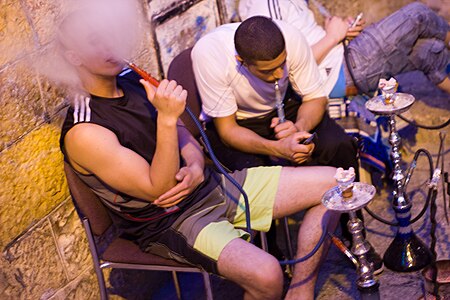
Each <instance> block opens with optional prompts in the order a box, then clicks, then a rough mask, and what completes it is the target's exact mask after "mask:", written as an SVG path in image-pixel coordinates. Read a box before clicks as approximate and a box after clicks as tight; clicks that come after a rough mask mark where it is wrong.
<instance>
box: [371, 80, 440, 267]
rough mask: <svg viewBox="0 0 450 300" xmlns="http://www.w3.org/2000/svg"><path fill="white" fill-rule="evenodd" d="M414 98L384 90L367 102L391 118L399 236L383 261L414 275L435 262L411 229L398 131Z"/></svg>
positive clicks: (372, 110)
mask: <svg viewBox="0 0 450 300" xmlns="http://www.w3.org/2000/svg"><path fill="white" fill-rule="evenodd" d="M414 101H415V99H414V97H413V96H412V95H410V94H406V93H396V92H395V90H392V87H389V89H384V88H383V89H382V95H379V96H376V97H373V98H371V99H369V100H368V101H367V102H366V108H367V109H368V110H369V111H370V112H372V113H374V114H377V115H384V116H388V117H389V143H390V144H391V146H392V149H391V159H392V162H393V165H394V170H393V176H392V179H393V180H394V184H395V186H394V190H393V192H392V194H393V201H392V208H393V209H394V212H395V217H396V219H397V221H398V230H397V234H396V236H395V238H394V240H393V241H392V243H391V244H390V245H389V247H388V248H387V250H386V252H385V253H384V257H383V261H384V264H385V266H386V267H387V268H389V269H391V270H393V271H398V272H411V271H416V270H420V269H422V268H424V267H425V266H427V265H429V264H430V263H431V261H432V253H431V251H430V250H429V249H428V248H427V246H426V245H425V244H424V243H423V242H422V241H421V240H420V239H419V238H418V237H417V236H416V235H415V234H414V232H413V230H412V227H411V222H410V220H411V206H412V203H411V201H410V200H409V198H408V197H407V195H406V194H405V192H404V177H405V176H404V175H403V172H402V170H401V167H400V161H401V154H400V151H399V147H400V142H401V138H400V135H399V134H398V132H397V130H396V127H395V116H396V115H398V114H401V113H402V112H405V111H407V110H408V109H409V108H410V107H411V106H412V105H413V103H414Z"/></svg>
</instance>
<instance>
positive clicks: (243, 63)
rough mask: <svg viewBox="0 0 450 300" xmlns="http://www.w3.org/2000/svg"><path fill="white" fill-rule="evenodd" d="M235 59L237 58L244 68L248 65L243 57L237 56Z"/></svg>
mask: <svg viewBox="0 0 450 300" xmlns="http://www.w3.org/2000/svg"><path fill="white" fill-rule="evenodd" d="M235 57H236V60H237V61H238V62H239V63H240V64H241V65H244V66H246V65H247V64H246V63H245V62H244V60H243V59H242V57H241V56H240V55H238V54H236V55H235Z"/></svg>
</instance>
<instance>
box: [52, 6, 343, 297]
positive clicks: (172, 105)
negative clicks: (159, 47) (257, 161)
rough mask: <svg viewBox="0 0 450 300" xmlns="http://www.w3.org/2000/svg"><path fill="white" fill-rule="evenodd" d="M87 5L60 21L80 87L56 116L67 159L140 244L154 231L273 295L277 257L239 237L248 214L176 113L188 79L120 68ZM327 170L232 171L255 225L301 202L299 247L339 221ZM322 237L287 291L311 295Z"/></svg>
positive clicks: (253, 291) (205, 263)
mask: <svg viewBox="0 0 450 300" xmlns="http://www.w3.org/2000/svg"><path fill="white" fill-rule="evenodd" d="M110 2H111V1H107V3H108V4H109V3H110ZM130 2H131V1H130ZM90 8H91V7H90V4H88V6H86V7H84V8H83V9H82V10H79V11H78V12H72V13H71V14H69V15H68V16H67V17H66V18H65V19H64V20H63V22H62V23H61V25H60V31H61V32H60V42H61V45H62V51H61V52H62V55H63V56H64V58H65V59H66V61H67V62H68V63H69V64H70V65H71V66H72V67H73V69H74V70H75V72H76V74H77V76H78V78H79V80H80V81H79V82H80V86H81V88H82V90H83V91H84V93H86V95H88V96H79V97H77V100H78V101H77V104H76V105H74V107H72V108H71V109H70V110H69V113H68V116H67V118H66V121H65V123H64V126H63V131H62V135H61V148H62V151H63V153H64V157H65V160H66V161H67V162H69V163H70V165H71V166H72V167H73V169H74V170H75V171H76V172H77V173H78V175H79V177H80V178H81V179H82V180H83V181H84V182H86V183H87V184H88V185H89V186H90V187H91V188H92V189H93V191H94V192H96V193H97V195H99V197H100V198H101V200H102V202H103V203H104V204H105V206H106V207H107V208H108V209H109V210H110V211H111V212H114V216H115V217H114V218H113V220H114V223H115V225H116V226H118V227H119V230H121V231H122V232H124V233H126V235H127V237H129V238H131V239H133V241H135V242H136V243H137V244H138V245H139V246H140V247H141V249H142V250H143V251H147V250H150V251H151V250H152V249H154V246H155V245H156V244H158V243H159V244H161V243H162V244H164V245H165V246H166V247H167V248H169V251H170V252H171V254H172V255H177V256H178V257H184V258H185V259H186V260H187V262H189V263H193V264H196V265H201V266H202V267H204V268H205V269H206V270H208V271H210V272H214V273H217V274H220V275H222V276H224V277H226V278H228V279H230V280H232V281H235V282H236V283H238V284H240V285H241V286H242V287H243V288H244V290H245V297H246V299H279V298H280V297H281V293H282V286H283V285H282V278H283V276H282V271H281V267H280V265H279V263H278V261H277V260H276V259H275V258H274V257H272V256H271V255H270V254H268V253H266V252H264V251H262V250H261V249H259V248H257V247H256V246H254V245H252V244H250V243H248V242H246V241H245V239H246V238H247V237H248V233H246V232H244V231H243V230H241V229H239V228H243V227H244V228H245V226H243V224H245V217H244V216H243V213H242V209H241V204H239V205H238V204H236V203H235V202H234V201H233V199H235V200H239V201H241V197H240V193H239V192H236V191H233V190H232V189H230V186H231V185H230V184H228V183H222V182H221V181H222V179H221V178H220V176H219V175H218V174H216V173H214V172H213V171H210V170H209V169H207V168H205V165H204V160H203V153H202V151H201V148H200V146H199V144H198V143H197V142H196V141H195V140H194V138H193V137H192V136H191V135H190V133H189V132H188V131H187V129H186V128H185V127H183V126H182V124H181V123H180V122H179V119H178V118H179V116H180V115H181V113H182V112H183V111H184V108H185V101H186V91H185V90H184V89H183V88H182V87H181V86H179V85H177V83H176V82H175V81H168V80H162V81H161V84H160V85H159V87H158V88H156V87H154V86H152V85H151V84H150V83H149V82H147V81H144V80H140V81H138V79H137V77H136V76H137V75H136V74H134V73H132V72H131V71H129V70H126V71H124V72H122V68H123V67H124V63H122V61H121V59H120V56H118V55H117V52H115V49H114V47H108V43H106V42H105V40H104V36H103V35H99V34H98V33H96V32H95V30H94V28H96V27H95V26H92V24H93V23H92V22H94V21H95V20H96V17H97V14H96V11H95V10H91V9H90ZM80 21H81V22H80ZM119 21H120V19H117V18H116V19H115V20H114V22H119ZM104 25H108V24H104ZM114 25H115V26H116V25H117V24H114ZM92 41H95V42H92ZM122 54H123V52H121V55H122ZM121 72H122V75H121V76H117V75H118V74H119V73H121ZM139 82H140V83H139ZM140 85H142V86H143V88H142V87H141V86H140ZM334 174H335V169H334V168H332V167H305V168H292V167H284V168H282V167H267V168H264V167H262V168H252V169H248V170H243V171H240V172H236V173H234V174H233V177H234V178H235V179H236V180H237V181H238V182H240V183H241V184H243V186H244V189H245V190H246V191H247V193H248V196H249V199H250V207H251V210H250V211H251V220H252V224H253V226H252V228H253V229H256V230H268V227H269V226H270V223H271V220H272V218H280V217H283V216H286V215H290V214H293V213H295V212H298V211H300V210H306V213H305V217H304V220H303V224H302V226H301V229H300V230H299V236H298V240H299V244H298V247H297V248H298V250H297V256H298V257H302V256H304V255H306V254H307V253H309V252H310V251H311V250H312V249H313V247H314V246H315V245H316V244H317V242H318V241H319V238H320V236H321V234H322V231H323V230H334V228H335V225H336V220H337V218H336V216H335V215H333V214H331V213H329V212H327V211H326V209H325V208H324V207H323V206H322V205H321V197H322V195H323V193H324V192H325V191H327V190H328V189H329V188H331V187H333V186H335V185H336V183H335V180H334ZM292 187H295V189H293V188H292ZM261 207H262V209H261ZM112 215H113V214H112ZM193 219H195V220H194V221H195V222H193V221H192V220H193ZM175 225H176V226H175ZM180 236H181V237H183V238H179V237H180ZM174 237H178V238H174ZM324 249H327V248H326V246H322V247H321V248H320V250H319V251H318V252H317V253H316V254H315V255H314V256H312V257H311V258H310V259H308V260H306V261H305V262H301V263H298V264H297V265H296V267H295V271H294V277H293V279H292V285H293V286H295V288H292V289H290V290H289V291H288V294H287V296H286V299H313V297H314V286H315V282H316V279H317V273H318V267H319V265H320V261H321V259H322V258H323V256H324V255H325V254H326V250H325V251H324ZM255 266H257V267H255Z"/></svg>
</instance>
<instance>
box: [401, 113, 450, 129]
mask: <svg viewBox="0 0 450 300" xmlns="http://www.w3.org/2000/svg"><path fill="white" fill-rule="evenodd" d="M398 117H399V118H400V119H402V120H403V121H405V122H406V123H409V124H411V125H413V126H416V127H418V128H423V129H429V130H437V129H442V128H444V127H446V126H448V124H450V119H447V121H445V122H444V123H442V124H439V125H434V126H430V125H423V124H418V123H417V122H416V121H412V120H409V119H407V118H405V117H404V116H402V115H398Z"/></svg>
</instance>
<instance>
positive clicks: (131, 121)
mask: <svg viewBox="0 0 450 300" xmlns="http://www.w3.org/2000/svg"><path fill="white" fill-rule="evenodd" d="M139 79H140V77H139V75H138V74H136V73H134V72H133V71H131V70H129V69H128V70H125V71H124V72H122V73H121V74H120V75H119V76H118V78H117V84H118V85H119V87H120V88H121V89H122V91H123V93H124V96H123V97H120V98H113V99H110V98H102V97H98V96H95V95H91V96H90V100H89V98H83V99H81V101H76V102H75V103H74V104H73V105H71V107H70V108H69V110H68V112H67V116H66V119H65V121H64V123H63V127H62V132H61V137H60V146H61V151H62V152H63V154H64V158H65V160H66V161H68V159H67V153H66V151H65V150H64V137H65V135H66V134H67V132H68V131H69V130H70V129H71V128H73V127H74V126H76V125H77V124H80V123H86V122H88V123H92V124H97V125H100V126H102V127H105V128H107V129H109V130H111V131H112V132H113V133H114V134H115V135H116V136H117V138H118V140H119V142H120V144H121V145H122V146H124V147H127V148H129V149H131V150H133V151H134V152H136V153H137V154H139V155H141V156H142V157H143V158H145V160H146V161H147V162H148V163H149V164H151V162H152V159H153V155H154V153H155V148H156V117H157V112H156V110H155V108H154V107H153V105H151V103H150V102H149V101H148V99H147V95H146V93H145V90H144V88H143V87H142V85H141V84H140V83H139ZM180 161H182V160H180ZM111 163H114V162H111ZM211 174H212V172H211V170H210V169H208V168H205V180H204V182H203V183H202V184H200V185H199V186H198V187H197V189H196V190H195V191H194V192H192V193H191V194H190V195H189V196H188V197H187V198H186V199H184V200H183V201H181V202H180V203H179V204H178V205H177V206H176V207H172V208H171V209H168V210H167V209H164V208H160V207H157V206H155V205H152V204H151V203H149V202H148V201H145V200H141V199H136V198H134V197H131V196H129V195H126V194H124V193H121V192H119V191H117V190H115V189H113V188H112V187H110V186H108V185H107V184H105V183H104V182H103V181H101V180H100V179H99V178H97V177H96V176H95V175H83V174H79V173H77V175H78V176H79V177H80V179H81V180H83V182H85V183H86V184H87V185H88V186H89V187H90V188H91V189H92V190H93V191H94V192H95V193H96V194H97V196H99V198H100V199H101V200H102V202H103V203H104V204H105V206H106V207H107V208H108V209H109V212H110V215H111V217H112V219H113V222H114V224H115V225H116V226H117V227H118V229H119V230H120V231H121V232H122V237H125V238H128V239H131V240H135V241H137V242H138V244H140V243H139V241H140V240H145V241H148V240H155V239H157V237H158V234H159V233H160V232H162V231H163V230H165V229H167V228H168V227H170V225H171V224H172V223H173V222H174V221H175V219H176V218H177V216H179V215H180V214H181V213H182V212H183V211H184V210H185V209H186V208H187V207H190V206H191V205H193V204H194V203H196V202H197V201H199V200H200V199H202V198H204V197H205V196H206V195H208V194H209V193H210V192H211V191H212V190H213V189H214V188H215V187H216V186H217V185H218V184H219V177H218V176H211ZM145 247H146V245H141V248H145Z"/></svg>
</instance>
